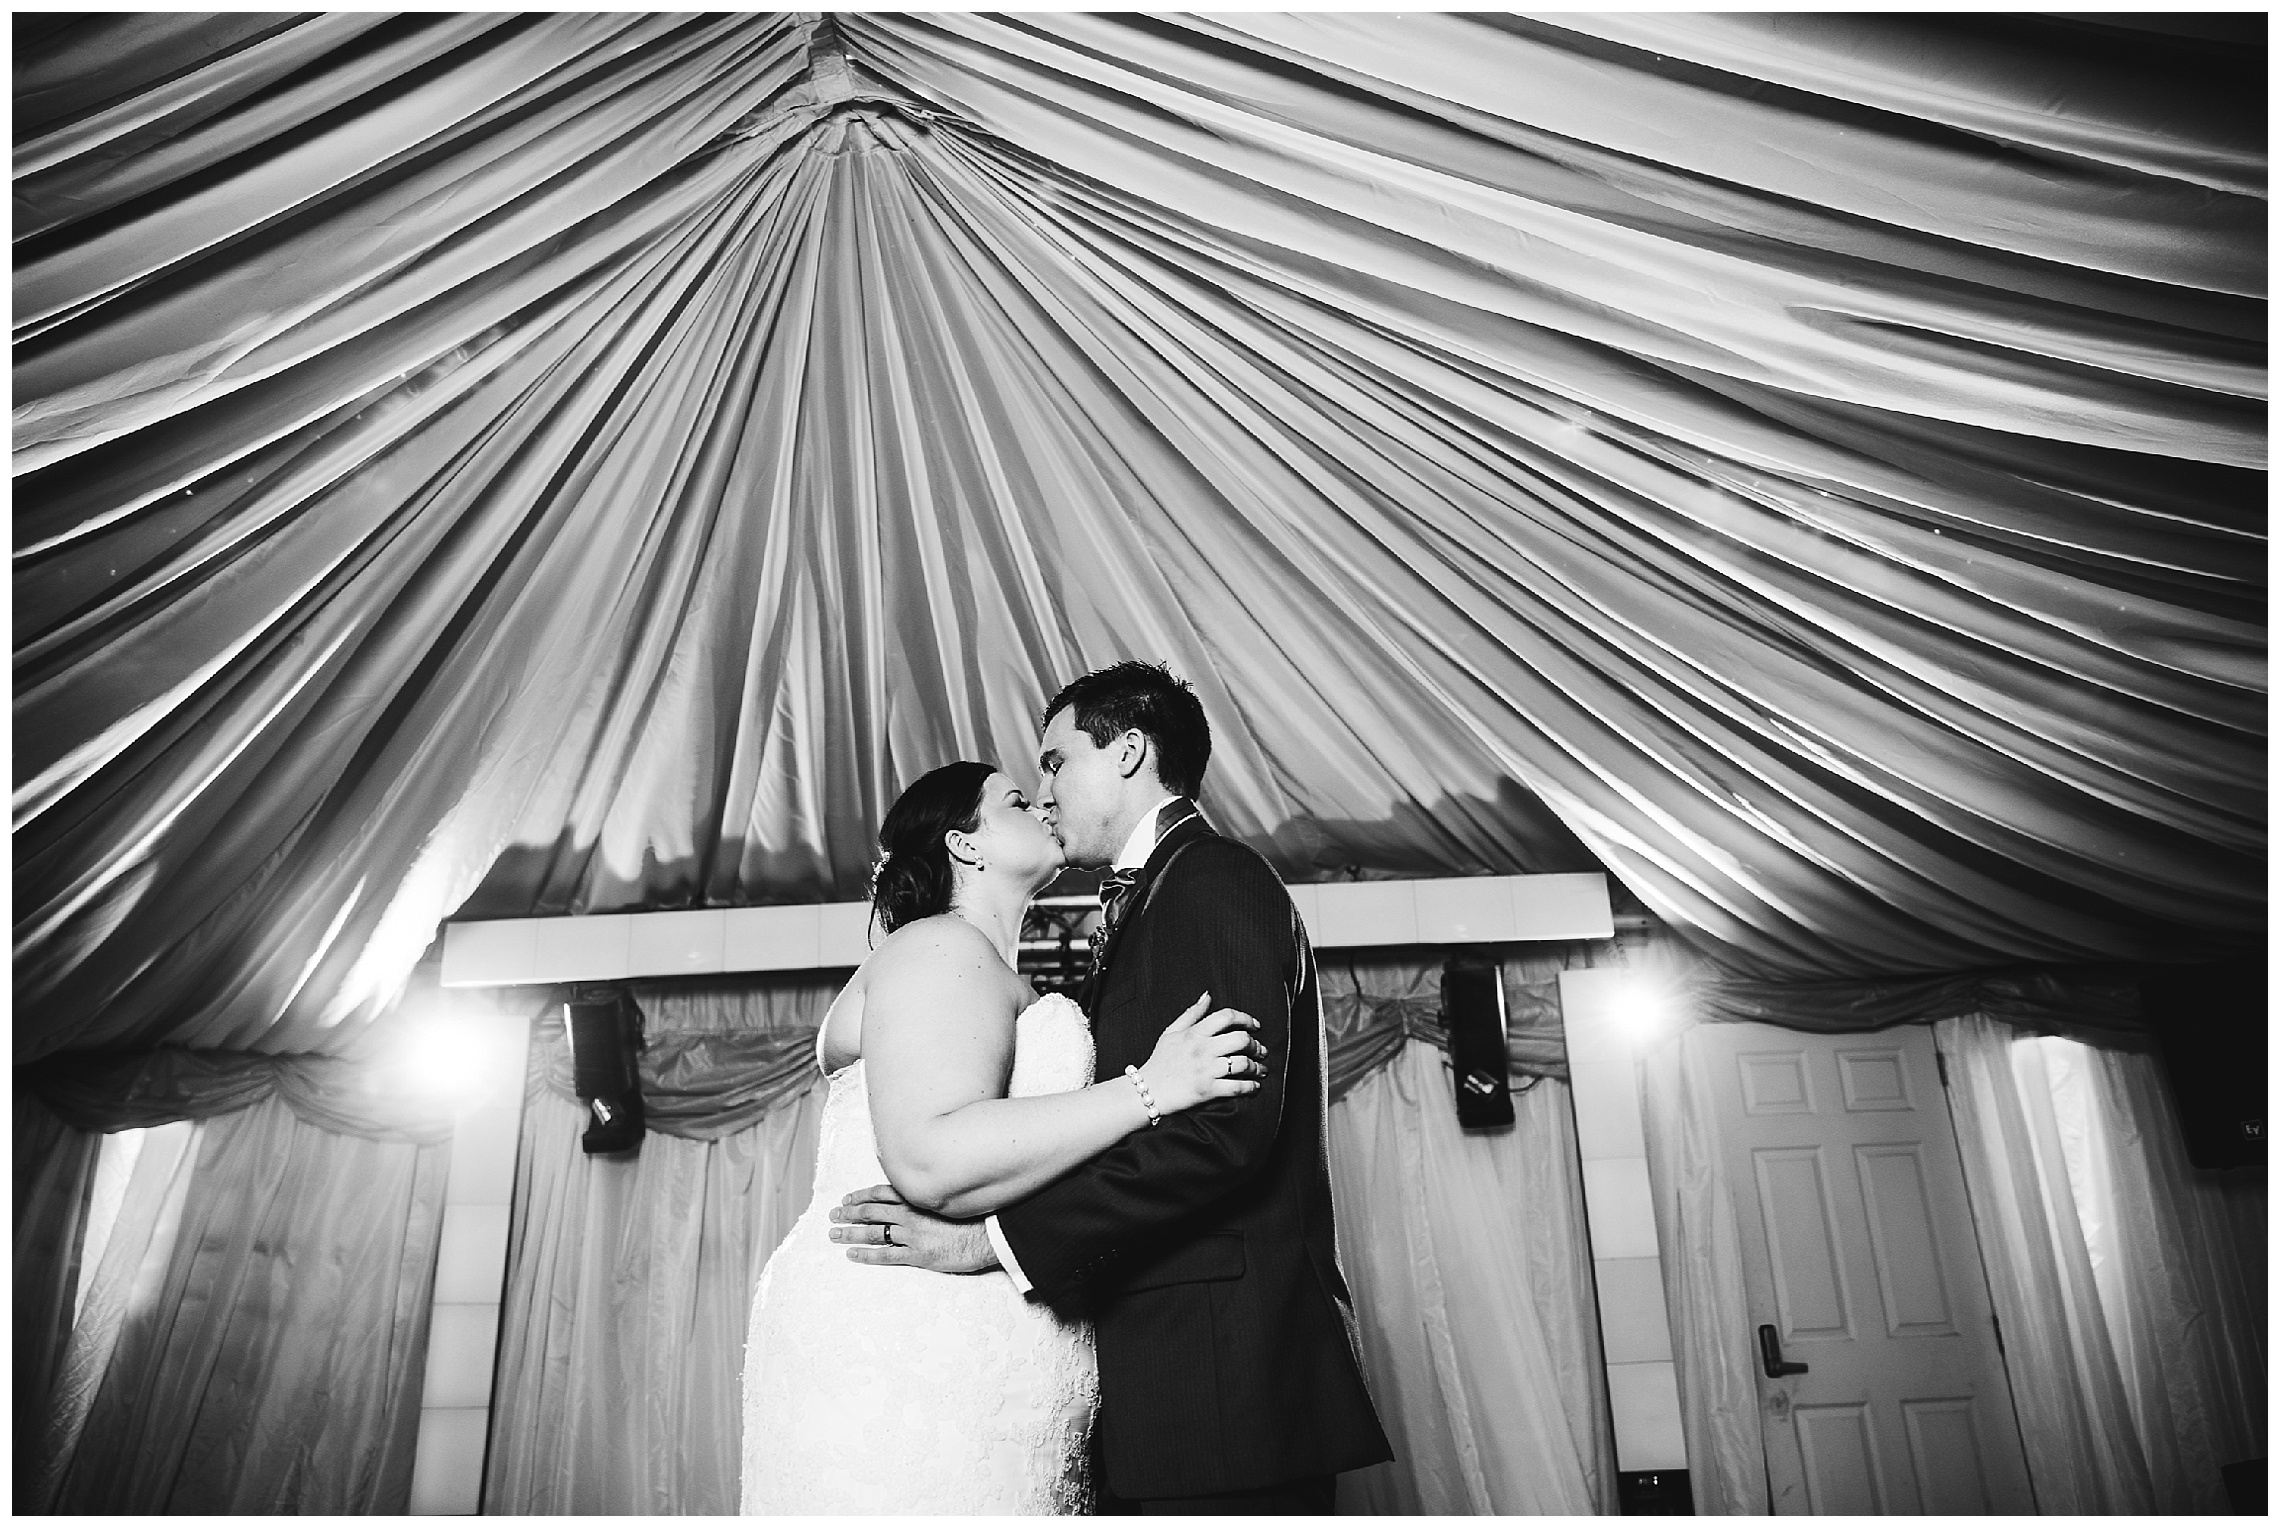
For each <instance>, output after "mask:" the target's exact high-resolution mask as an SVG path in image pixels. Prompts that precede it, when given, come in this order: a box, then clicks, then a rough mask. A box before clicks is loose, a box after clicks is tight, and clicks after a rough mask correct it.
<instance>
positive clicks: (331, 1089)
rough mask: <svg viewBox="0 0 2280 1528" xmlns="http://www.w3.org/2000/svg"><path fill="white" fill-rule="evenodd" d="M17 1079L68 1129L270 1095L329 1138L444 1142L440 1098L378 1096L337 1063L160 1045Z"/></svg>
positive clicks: (214, 1108)
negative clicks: (146, 1049)
mask: <svg viewBox="0 0 2280 1528" xmlns="http://www.w3.org/2000/svg"><path fill="white" fill-rule="evenodd" d="M16 1075H17V1080H18V1082H19V1083H20V1084H21V1085H23V1086H25V1087H27V1088H29V1089H30V1090H31V1092H32V1093H33V1095H34V1096H36V1097H37V1098H38V1099H39V1100H40V1101H41V1102H42V1103H44V1104H46V1105H47V1107H48V1108H49V1109H50V1110H51V1111H53V1112H54V1114H55V1116H56V1118H58V1119H60V1120H61V1121H62V1122H63V1123H65V1124H66V1125H69V1126H70V1127H72V1128H73V1129H74V1130H89V1131H101V1132H104V1133H110V1132H114V1131H120V1130H140V1129H145V1128H147V1127H149V1126H152V1125H166V1124H172V1123H173V1122H174V1121H176V1120H185V1119H189V1120H200V1119H212V1118H214V1117H215V1116H216V1115H221V1114H234V1113H236V1112H237V1111H239V1110H241V1109H249V1108H252V1107H253V1106H254V1105H255V1104H258V1103H260V1102H261V1101H262V1100H264V1099H266V1098H272V1097H274V1098H278V1099H280V1100H282V1101H283V1103H284V1104H285V1107H286V1108H288V1109H290V1110H291V1111H292V1112H293V1115H294V1116H295V1117H296V1118H298V1119H300V1120H301V1121H302V1122H304V1123H306V1124H310V1125H314V1126H316V1127H317V1128H318V1129H320V1130H326V1131H330V1132H331V1133H333V1134H335V1135H351V1136H361V1137H363V1138H365V1139H367V1140H373V1141H408V1142H413V1143H416V1144H421V1145H430V1144H434V1143H436V1142H439V1141H447V1140H449V1139H450V1138H451V1109H450V1105H449V1103H448V1101H447V1100H443V1099H440V1098H438V1097H436V1096H435V1095H433V1094H430V1093H423V1092H420V1091H418V1090H417V1089H416V1088H393V1089H391V1090H390V1091H387V1092H381V1091H377V1090H376V1088H375V1086H374V1073H373V1071H372V1069H371V1068H370V1067H369V1066H368V1065H367V1064H365V1063H363V1062H361V1061H353V1060H349V1059H346V1058H342V1057H333V1056H264V1055H251V1054H246V1053H244V1052H216V1051H192V1050H179V1049H175V1048H172V1047H161V1048H159V1049H157V1050H152V1051H146V1052H144V1053H143V1054H141V1055H138V1056H125V1057H109V1056H72V1055H65V1056H55V1057H50V1058H49V1059H48V1060H46V1061H41V1062H36V1063H34V1064H32V1065H29V1066H23V1067H19V1068H17V1073H16Z"/></svg>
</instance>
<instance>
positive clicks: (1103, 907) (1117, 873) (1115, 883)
mask: <svg viewBox="0 0 2280 1528" xmlns="http://www.w3.org/2000/svg"><path fill="white" fill-rule="evenodd" d="M1144 870H1145V867H1143V866H1140V865H1134V866H1133V867H1132V868H1130V869H1129V870H1111V871H1110V872H1109V873H1108V874H1107V875H1105V876H1102V877H1101V882H1100V926H1101V927H1102V928H1103V929H1111V928H1114V927H1116V925H1118V924H1119V923H1122V922H1123V921H1124V913H1125V910H1126V909H1127V908H1129V907H1130V906H1131V905H1132V893H1134V892H1136V891H1138V890H1139V889H1140V877H1141V875H1142V874H1143V873H1144Z"/></svg>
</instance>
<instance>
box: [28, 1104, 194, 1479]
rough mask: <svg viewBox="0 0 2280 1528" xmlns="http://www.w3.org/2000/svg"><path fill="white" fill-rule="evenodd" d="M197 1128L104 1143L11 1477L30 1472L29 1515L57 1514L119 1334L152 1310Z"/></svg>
mask: <svg viewBox="0 0 2280 1528" xmlns="http://www.w3.org/2000/svg"><path fill="white" fill-rule="evenodd" d="M202 1128H204V1127H203V1126H201V1125H199V1124H197V1123H196V1122H194V1121H191V1120H177V1121H175V1122H174V1123H173V1124H171V1125H154V1126H152V1127H150V1128H149V1129H146V1130H127V1131H121V1132H120V1133H119V1134H117V1135H112V1136H105V1137H104V1138H103V1145H102V1161H101V1166H100V1167H98V1169H97V1174H96V1183H95V1195H94V1199H95V1203H94V1204H93V1206H92V1207H91V1210H90V1214H89V1217H88V1225H87V1239H86V1242H85V1244H84V1247H83V1261H82V1262H81V1264H80V1277H79V1287H78V1289H77V1290H76V1291H75V1293H74V1297H73V1303H74V1305H75V1306H76V1310H75V1311H74V1315H73V1320H72V1326H71V1337H70V1339H69V1341H68V1342H67V1344H66V1345H65V1348H64V1353H63V1362H62V1364H61V1366H60V1370H59V1372H58V1374H57V1377H56V1381H55V1389H54V1391H53V1392H52V1393H51V1394H50V1395H49V1396H47V1397H46V1398H45V1408H46V1415H45V1418H44V1421H43V1424H42V1431H41V1434H40V1438H39V1444H38V1449H39V1452H38V1455H37V1456H36V1458H35V1459H33V1460H24V1459H19V1460H17V1468H18V1469H25V1468H29V1469H31V1470H33V1471H34V1472H35V1474H36V1476H37V1479H38V1482H39V1484H38V1487H37V1491H36V1494H34V1495H33V1496H32V1497H31V1498H30V1501H31V1502H32V1503H34V1505H32V1506H31V1507H30V1510H33V1511H39V1512H52V1511H54V1510H55V1506H54V1502H55V1493H56V1489H57V1487H58V1486H59V1485H60V1484H61V1482H62V1479H63V1472H64V1469H65V1467H66V1466H68V1465H69V1464H70V1462H71V1457H72V1454H73V1453H74V1452H75V1451H76V1450H77V1448H78V1447H79V1435H80V1431H81V1429H83V1428H84V1427H85V1426H86V1424H87V1413H88V1409H89V1408H90V1407H91V1406H93V1405H94V1403H95V1392H96V1390H97V1389H98V1388H99V1387H100V1386H101V1385H102V1383H103V1376H104V1374H105V1373H106V1372H108V1370H109V1369H110V1367H111V1354H112V1352H113V1351H114V1350H115V1349H116V1348H117V1346H118V1342H119V1333H120V1330H121V1329H122V1328H123V1327H124V1326H125V1325H126V1323H127V1318H128V1316H129V1314H130V1313H132V1312H136V1311H147V1310H149V1309H150V1308H151V1307H152V1306H153V1305H154V1304H155V1303H156V1301H157V1298H158V1290H159V1285H160V1284H161V1282H162V1281H163V1280H164V1278H165V1276H166V1269H167V1265H168V1263H169V1262H170V1261H171V1260H172V1258H173V1256H174V1238H175V1233H176V1232H177V1230H178V1229H179V1228H180V1227H181V1224H182V1204H183V1200H184V1198H185V1197H186V1195H187V1194H188V1192H189V1188H190V1169H191V1167H192V1165H193V1164H194V1163H195V1162H196V1161H197V1151H196V1149H195V1148H196V1142H197V1132H198V1131H199V1130H200V1129H202ZM114 1191H115V1195H116V1197H113V1194H114ZM21 1504H22V1503H21V1502H20V1505H21Z"/></svg>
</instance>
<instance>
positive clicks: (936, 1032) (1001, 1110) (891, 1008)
mask: <svg viewBox="0 0 2280 1528" xmlns="http://www.w3.org/2000/svg"><path fill="white" fill-rule="evenodd" d="M1023 1000H1024V999H1023V994H1022V989H1021V987H1020V984H1019V983H1018V982H1017V981H1015V980H1013V978H1012V977H1011V975H1010V973H1008V972H1007V971H1006V969H1005V964H1004V962H1003V961H1001V960H999V959H998V956H997V953H996V951H995V950H993V949H992V948H991V947H990V944H989V941H988V940H986V939H985V938H983V937H982V935H981V933H980V931H979V930H976V929H975V928H973V927H972V926H971V925H969V924H966V923H964V922H962V921H959V920H957V919H953V918H930V919H927V920H925V921H924V922H921V923H914V924H912V925H910V926H909V927H907V928H905V929H902V930H899V931H897V933H896V934H895V936H894V938H893V940H892V941H890V943H889V944H888V945H887V946H885V947H882V948H881V949H880V951H879V953H878V955H876V956H875V957H873V965H872V969H871V975H870V982H869V985H868V987H867V988H866V990H865V992H864V1000H863V1070H864V1077H865V1081H866V1083H867V1085H868V1087H869V1089H870V1095H871V1126H872V1130H873V1133H874V1134H875V1135H876V1137H877V1139H878V1143H879V1163H880V1165H881V1166H882V1167H884V1168H885V1169H886V1172H887V1178H888V1180H889V1181H890V1182H892V1183H893V1184H894V1186H895V1189H896V1191H897V1192H898V1193H900V1194H901V1195H902V1196H903V1198H904V1199H905V1200H907V1201H908V1202H909V1203H911V1204H914V1205H917V1206H918V1207H920V1208H921V1209H925V1210H928V1211H931V1212H933V1213H935V1214H937V1215H944V1216H948V1217H950V1218H952V1219H967V1218H969V1217H973V1216H978V1215H987V1214H991V1213H993V1212H994V1211H996V1210H997V1209H998V1208H999V1207H1001V1206H1003V1205H1008V1204H1011V1203H1013V1202H1014V1201H1015V1200H1017V1199H1020V1198H1022V1197H1024V1196H1026V1195H1028V1194H1031V1193H1034V1192H1035V1191H1036V1190H1038V1189H1040V1188H1042V1187H1044V1186H1045V1185H1046V1184H1048V1183H1050V1182H1052V1181H1053V1180H1054V1179H1056V1178H1058V1177H1060V1176H1061V1175H1062V1174H1063V1173H1066V1172H1067V1171H1069V1169H1071V1168H1073V1167H1075V1166H1076V1165H1077V1164H1078V1163H1080V1162H1083V1161H1084V1160H1086V1159H1087V1158H1088V1157H1093V1156H1097V1155H1098V1154H1099V1153H1100V1152H1102V1151H1104V1150H1106V1149H1107V1148H1108V1147H1110V1146H1112V1145H1114V1144H1115V1143H1116V1142H1117V1141H1119V1140H1121V1139H1123V1138H1124V1137H1125V1136H1126V1135H1128V1134H1130V1133H1131V1132H1132V1131H1134V1130H1139V1129H1145V1128H1146V1127H1147V1124H1148V1113H1147V1110H1146V1108H1145V1107H1143V1105H1142V1104H1141V1101H1140V1092H1139V1090H1138V1089H1137V1088H1135V1087H1133V1085H1132V1081H1131V1079H1130V1078H1128V1077H1124V1076H1121V1075H1119V1076H1116V1077H1113V1078H1105V1079H1103V1080H1102V1081H1100V1082H1096V1083H1094V1084H1093V1085H1092V1086H1091V1087H1088V1088H1080V1089H1077V1090H1075V1091H1073V1092H1067V1093H1048V1094H1043V1095H1040V1096H1037V1097H1032V1098H1007V1097H1006V1096H1005V1090H1006V1084H1007V1082H1008V1080H1009V1079H1010V1078H1011V1076H1012V1073H1013V1044H1014V1020H1015V1019H1016V1017H1018V1015H1019V1012H1020V1008H1021V1005H1022V1002H1023ZM1251 1027H1252V1020H1250V1019H1249V1018H1247V1017H1246V1016H1244V1015H1242V1014H1236V1013H1219V1014H1213V1015H1211V1016H1210V1018H1209V1019H1205V1018H1204V1017H1203V1012H1202V1006H1201V1005H1199V1006H1198V1008H1197V1009H1196V1010H1194V1011H1192V1012H1191V1013H1189V1014H1186V1015H1183V1016H1182V1019H1181V1021H1180V1022H1179V1023H1177V1024H1175V1025H1174V1026H1173V1027H1172V1028H1171V1029H1169V1030H1166V1031H1165V1040H1164V1042H1163V1043H1160V1044H1159V1045H1158V1047H1157V1052H1156V1054H1155V1055H1154V1056H1152V1057H1150V1058H1149V1061H1148V1063H1147V1065H1146V1066H1143V1067H1142V1068H1141V1069H1140V1070H1141V1075H1142V1077H1143V1078H1144V1079H1145V1080H1146V1081H1147V1083H1148V1086H1149V1090H1150V1092H1151V1094H1152V1095H1153V1096H1154V1101H1155V1104H1156V1108H1157V1110H1158V1112H1159V1113H1164V1114H1169V1113H1173V1112H1176V1111H1177V1110H1180V1109H1185V1108H1192V1107H1193V1106H1194V1105H1195V1104H1197V1103H1201V1102H1202V1101H1204V1100H1205V1099H1207V1098H1229V1097H1233V1096H1235V1095H1236V1094H1239V1093H1248V1092H1251V1091H1252V1090H1254V1089H1255V1088H1256V1087H1257V1086H1258V1084H1257V1083H1256V1082H1254V1081H1252V1080H1251V1068H1250V1066H1249V1065H1248V1064H1246V1065H1245V1066H1244V1067H1243V1069H1242V1075H1240V1076H1236V1077H1228V1076H1227V1075H1225V1073H1226V1062H1225V1058H1226V1057H1227V1056H1229V1055H1241V1056H1244V1057H1245V1058H1246V1062H1247V1061H1248V1057H1249V1055H1250V1053H1251V1050H1252V1041H1251V1033H1250V1031H1251Z"/></svg>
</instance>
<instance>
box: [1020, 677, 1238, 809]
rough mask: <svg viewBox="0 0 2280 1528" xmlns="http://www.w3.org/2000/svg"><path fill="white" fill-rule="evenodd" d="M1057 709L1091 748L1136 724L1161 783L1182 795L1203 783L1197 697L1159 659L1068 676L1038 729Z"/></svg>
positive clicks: (1206, 725)
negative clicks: (1066, 715)
mask: <svg viewBox="0 0 2280 1528" xmlns="http://www.w3.org/2000/svg"><path fill="white" fill-rule="evenodd" d="M1063 711H1069V712H1071V713H1072V720H1074V721H1075V722H1076V724H1077V729H1078V730H1079V731H1081V732H1083V733H1084V734H1085V736H1087V737H1089V738H1091V739H1092V740H1093V746H1094V747H1095V748H1106V747H1107V746H1108V740H1109V739H1110V738H1113V737H1115V736H1117V735H1118V734H1119V733H1122V732H1124V731H1126V730H1128V729H1131V728H1138V729H1139V730H1140V731H1141V732H1142V733H1144V734H1146V736H1147V739H1148V745H1149V747H1150V748H1151V749H1152V750H1153V751H1154V753H1155V756H1156V778H1157V779H1159V780H1161V781H1163V782H1164V789H1166V790H1168V791H1175V792H1177V793H1178V794H1180V795H1182V796H1193V795H1194V794H1195V793H1196V792H1197V791H1200V790H1202V789H1203V768H1204V766H1205V765H1206V764H1209V763H1210V762H1211V723H1210V722H1208V721H1206V720H1204V715H1203V702H1202V701H1200V700H1197V699H1196V698H1195V691H1193V690H1191V689H1189V688H1188V684H1187V681H1186V680H1184V679H1180V678H1177V677H1175V676H1174V675H1173V673H1172V671H1171V670H1170V669H1167V668H1165V667H1164V666H1163V665H1162V664H1159V663H1141V662H1139V661H1138V660H1136V659H1129V658H1128V659H1126V660H1125V661H1124V662H1122V663H1116V664H1111V665H1110V666H1109V667H1107V668H1104V669H1096V670H1095V671H1093V672H1092V673H1090V674H1087V675H1085V676H1084V678H1082V679H1072V680H1070V681H1069V682H1068V683H1067V684H1065V685H1063V686H1061V693H1060V694H1058V695H1056V696H1054V697H1053V699H1052V701H1051V703H1050V704H1048V705H1047V706H1046V707H1045V714H1044V715H1043V716H1042V717H1040V718H1038V722H1037V725H1038V728H1039V730H1040V731H1042V730H1043V729H1044V728H1046V727H1049V726H1051V725H1052V724H1053V718H1054V717H1056V716H1058V715H1060V713H1061V712H1063Z"/></svg>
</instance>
